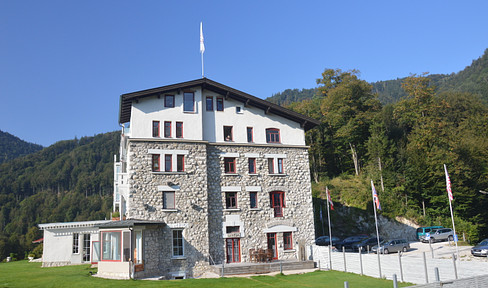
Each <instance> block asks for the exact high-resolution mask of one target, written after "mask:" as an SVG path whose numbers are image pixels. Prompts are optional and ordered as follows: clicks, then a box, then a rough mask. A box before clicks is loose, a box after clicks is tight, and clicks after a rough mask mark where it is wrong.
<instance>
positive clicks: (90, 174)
mask: <svg viewBox="0 0 488 288" xmlns="http://www.w3.org/2000/svg"><path fill="white" fill-rule="evenodd" d="M119 139H120V133H118V132H111V133H106V134H100V135H96V136H94V137H83V138H81V139H75V140H69V141H60V142H58V143H56V144H54V145H52V146H50V147H47V148H45V149H43V150H41V151H39V152H37V153H34V154H30V155H28V156H25V157H21V158H17V159H14V160H12V161H10V162H7V163H3V164H1V165H0V207H1V208H0V259H4V258H5V257H6V256H7V255H8V254H9V253H17V254H18V257H20V258H23V257H24V254H25V252H28V251H30V250H31V249H33V244H32V243H31V242H32V241H33V240H35V239H38V238H40V237H42V233H41V232H40V231H39V230H38V229H37V228H36V225H37V224H39V223H49V222H68V221H86V220H99V219H105V218H106V217H108V216H109V213H110V211H111V207H112V206H111V205H112V193H113V155H114V154H116V153H117V151H118V147H119V141H120V140H119Z"/></svg>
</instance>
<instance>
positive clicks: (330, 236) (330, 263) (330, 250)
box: [325, 186, 332, 270]
mask: <svg viewBox="0 0 488 288" xmlns="http://www.w3.org/2000/svg"><path fill="white" fill-rule="evenodd" d="M325 192H326V193H327V219H328V220H329V269H330V270H332V258H331V256H332V255H331V254H332V232H331V231H332V230H331V229H330V212H329V205H330V194H329V188H327V186H325Z"/></svg>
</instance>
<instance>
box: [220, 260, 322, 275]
mask: <svg viewBox="0 0 488 288" xmlns="http://www.w3.org/2000/svg"><path fill="white" fill-rule="evenodd" d="M212 267H213V270H214V271H213V272H214V273H217V274H219V275H221V274H222V265H221V264H220V265H213V266H212ZM314 267H315V264H314V262H313V261H282V262H281V261H274V262H270V263H231V264H225V265H224V274H225V275H239V274H263V273H269V272H276V271H280V269H283V271H286V270H302V269H313V268H314Z"/></svg>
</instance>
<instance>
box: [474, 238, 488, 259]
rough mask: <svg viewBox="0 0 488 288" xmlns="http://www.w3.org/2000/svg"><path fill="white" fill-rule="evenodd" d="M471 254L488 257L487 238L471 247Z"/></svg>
mask: <svg viewBox="0 0 488 288" xmlns="http://www.w3.org/2000/svg"><path fill="white" fill-rule="evenodd" d="M471 254H472V255H473V256H485V257H488V238H486V239H485V240H483V241H481V242H480V243H479V244H478V245H476V246H474V247H473V248H471Z"/></svg>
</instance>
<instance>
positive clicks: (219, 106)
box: [216, 97, 224, 111]
mask: <svg viewBox="0 0 488 288" xmlns="http://www.w3.org/2000/svg"><path fill="white" fill-rule="evenodd" d="M216 104H217V107H216V110H217V111H224V98H222V97H217V100H216Z"/></svg>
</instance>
